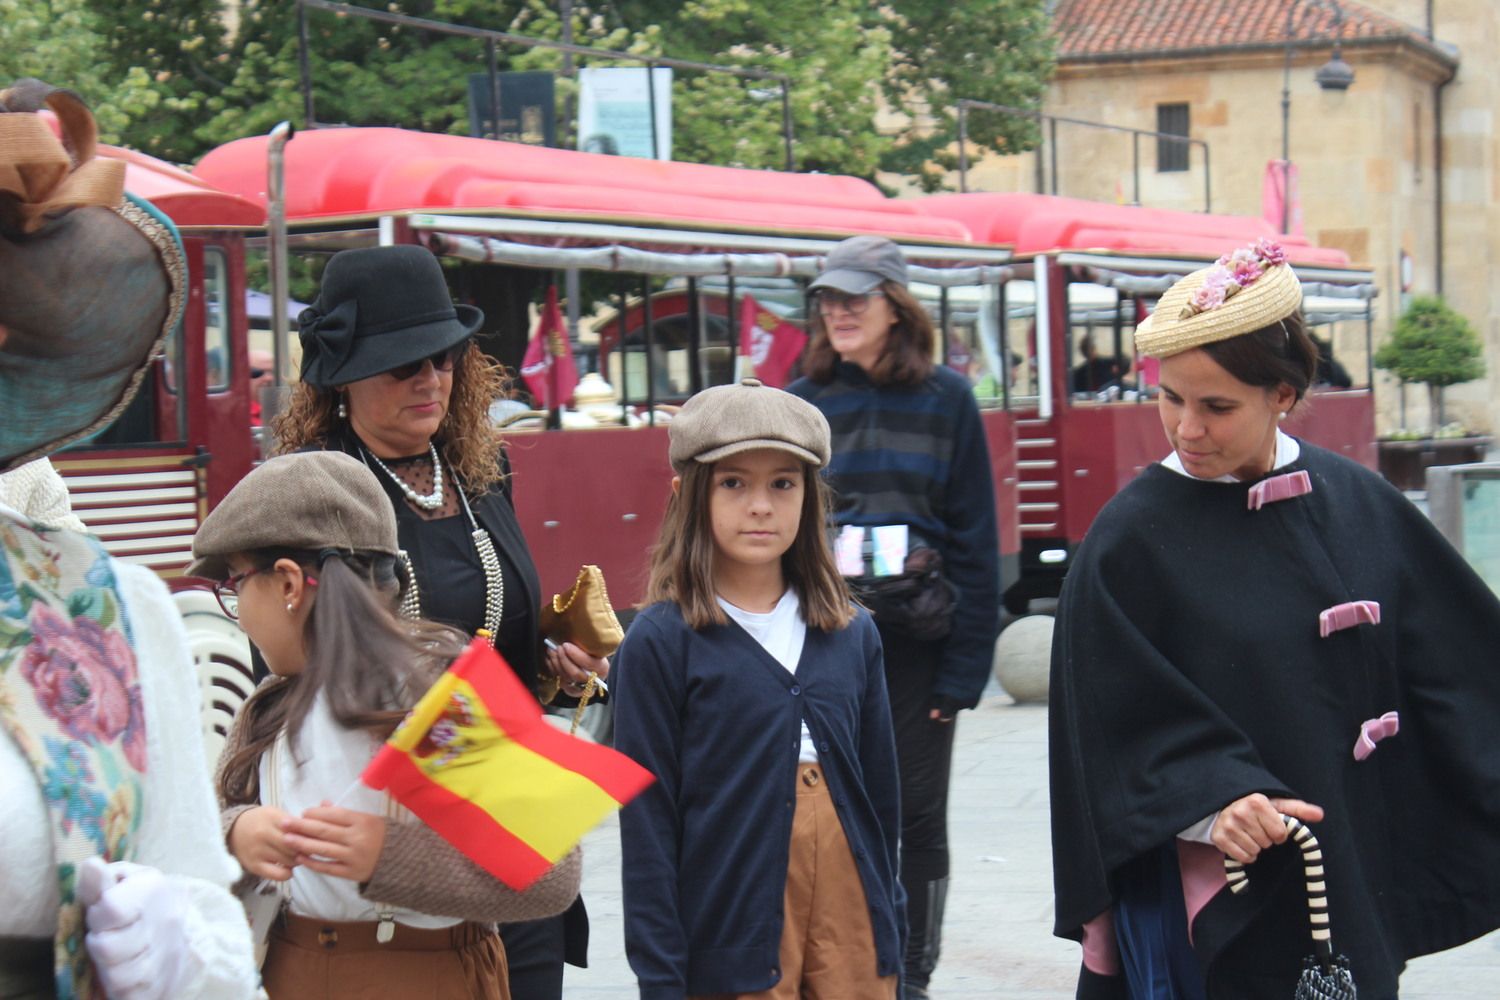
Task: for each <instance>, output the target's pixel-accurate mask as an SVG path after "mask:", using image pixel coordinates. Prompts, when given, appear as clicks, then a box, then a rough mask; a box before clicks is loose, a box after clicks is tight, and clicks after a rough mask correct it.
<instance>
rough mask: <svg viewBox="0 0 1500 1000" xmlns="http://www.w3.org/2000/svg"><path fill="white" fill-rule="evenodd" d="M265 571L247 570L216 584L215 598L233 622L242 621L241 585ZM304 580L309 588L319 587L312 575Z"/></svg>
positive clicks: (308, 574)
mask: <svg viewBox="0 0 1500 1000" xmlns="http://www.w3.org/2000/svg"><path fill="white" fill-rule="evenodd" d="M265 571H266V570H265V569H247V570H245V572H243V573H235V574H233V575H232V576H230V577H229V579H227V580H220V581H219V582H218V583H216V584H214V598H215V599H216V600H217V601H218V602H219V607H220V608H222V609H223V611H224V613H225V614H226V615H228V616H229V618H230V620H231V621H239V620H240V584H242V583H244V582H245V581H246V580H248V579H250V578H251V577H252V576H254V575H255V574H257V573H264V572H265ZM302 579H304V580H306V581H307V585H308V586H309V587H316V586H317V585H318V578H317V577H315V576H313V575H312V574H311V573H303V574H302Z"/></svg>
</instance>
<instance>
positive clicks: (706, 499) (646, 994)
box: [615, 379, 905, 1000]
mask: <svg viewBox="0 0 1500 1000" xmlns="http://www.w3.org/2000/svg"><path fill="white" fill-rule="evenodd" d="M669 433H670V436H671V458H672V465H673V467H674V468H675V469H676V470H677V473H678V477H677V478H675V479H673V481H672V498H671V500H670V501H669V502H668V506H667V513H666V518H665V520H664V521H663V523H662V532H661V540H660V542H659V543H658V544H657V547H656V550H655V553H654V555H653V557H652V563H651V578H650V582H649V584H648V586H647V600H648V601H650V602H653V603H651V605H650V606H649V607H647V608H646V609H645V610H644V611H642V612H641V613H640V615H639V616H638V617H637V618H636V619H635V621H634V622H633V623H632V624H631V627H630V631H629V633H628V634H627V635H626V636H625V642H624V644H623V645H622V646H621V647H620V651H619V656H618V662H617V666H616V671H617V677H618V679H619V680H618V683H617V685H616V688H615V745H616V746H617V747H618V748H619V749H620V750H622V751H624V752H625V753H627V754H629V755H630V756H632V757H634V758H635V759H636V760H637V761H639V762H640V763H642V764H643V765H645V766H646V767H647V768H649V769H650V770H651V772H652V773H653V774H655V775H656V777H657V783H656V784H654V785H652V786H651V787H650V788H649V789H647V790H646V791H645V792H644V793H643V794H642V795H641V796H640V798H638V799H636V800H635V801H634V802H632V803H631V804H630V805H628V806H626V807H625V809H624V811H623V812H622V813H621V815H620V841H621V846H622V858H623V862H624V863H623V865H622V868H623V870H624V879H625V950H626V954H627V955H628V957H629V959H630V964H631V967H632V968H633V969H634V970H635V974H636V977H637V979H638V980H639V983H640V995H641V997H642V1000H684V998H685V997H689V996H692V997H755V998H765V1000H773V998H774V1000H782V998H786V1000H791V998H796V997H802V996H823V997H860V998H861V1000H880V998H888V1000H894V997H895V995H896V984H897V975H898V972H899V970H900V967H901V943H902V937H903V935H904V931H905V912H904V909H905V907H904V900H903V898H902V895H901V888H900V884H899V883H898V882H897V881H896V838H897V835H898V828H899V811H898V795H897V791H896V752H895V743H894V739H893V737H892V735H891V720H890V708H889V706H888V704H887V702H886V693H885V674H884V671H883V669H882V667H881V654H880V640H879V637H878V636H877V635H876V633H875V627H874V626H873V625H872V624H871V622H870V616H869V615H868V614H867V613H866V612H865V611H864V610H863V609H861V608H856V607H854V606H853V605H852V604H851V602H850V600H849V595H848V591H847V589H846V588H845V585H844V582H843V579H842V578H841V577H840V576H839V573H838V569H837V567H836V566H835V564H834V560H833V556H832V553H831V551H830V547H829V543H828V538H827V534H826V533H825V531H824V524H825V522H826V519H827V512H828V501H827V493H826V489H827V488H826V487H825V486H824V485H823V481H822V479H821V477H820V476H819V473H818V470H819V469H820V468H821V467H822V466H823V465H825V464H826V463H827V461H828V423H827V421H826V420H824V419H823V416H822V414H820V413H819V412H818V411H817V409H816V408H814V407H813V406H811V405H810V404H808V403H805V402H803V401H802V400H800V399H797V398H796V397H795V396H792V395H790V394H789V393H785V392H782V391H781V390H779V389H772V388H769V387H767V386H764V385H761V384H760V383H759V382H758V381H757V380H755V379H746V380H745V381H744V382H743V383H742V384H740V385H726V386H718V387H715V388H713V389H708V390H706V391H704V392H701V393H699V394H698V395H696V396H694V397H693V398H692V399H690V400H688V402H687V404H686V405H685V406H684V407H683V408H682V412H681V413H679V414H678V415H677V417H676V418H675V419H673V421H672V423H671V425H670V427H669Z"/></svg>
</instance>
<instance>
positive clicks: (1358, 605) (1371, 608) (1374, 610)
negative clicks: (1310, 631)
mask: <svg viewBox="0 0 1500 1000" xmlns="http://www.w3.org/2000/svg"><path fill="white" fill-rule="evenodd" d="M1379 624H1380V602H1379V601H1350V602H1348V603H1347V604H1335V605H1334V606H1333V607H1331V608H1326V609H1324V610H1322V611H1319V612H1318V635H1319V636H1321V637H1322V638H1324V639H1326V638H1328V637H1329V636H1330V635H1333V633H1335V632H1339V631H1342V630H1343V629H1346V628H1353V627H1354V626H1356V625H1379Z"/></svg>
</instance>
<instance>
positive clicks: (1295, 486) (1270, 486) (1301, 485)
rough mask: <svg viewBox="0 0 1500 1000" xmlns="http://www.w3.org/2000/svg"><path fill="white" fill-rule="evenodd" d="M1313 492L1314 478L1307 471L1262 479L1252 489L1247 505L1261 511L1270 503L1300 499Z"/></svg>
mask: <svg viewBox="0 0 1500 1000" xmlns="http://www.w3.org/2000/svg"><path fill="white" fill-rule="evenodd" d="M1311 492H1312V477H1311V476H1309V475H1308V474H1307V471H1306V470H1302V471H1299V472H1288V473H1285V474H1283V475H1280V476H1272V477H1271V478H1270V479H1262V480H1261V481H1260V482H1258V483H1256V484H1255V485H1254V486H1252V487H1250V495H1249V496H1248V497H1246V499H1245V503H1246V506H1248V507H1249V508H1250V509H1251V510H1260V509H1261V507H1263V506H1264V505H1266V504H1268V503H1275V502H1276V501H1278V500H1290V499H1291V498H1292V497H1300V496H1302V495H1303V494H1304V493H1311Z"/></svg>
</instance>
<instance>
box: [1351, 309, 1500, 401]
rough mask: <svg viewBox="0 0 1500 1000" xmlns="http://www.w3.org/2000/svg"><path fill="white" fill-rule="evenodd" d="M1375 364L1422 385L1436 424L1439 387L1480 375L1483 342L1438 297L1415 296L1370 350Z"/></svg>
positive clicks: (1398, 376) (1405, 380) (1441, 397)
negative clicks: (1388, 333) (1388, 332)
mask: <svg viewBox="0 0 1500 1000" xmlns="http://www.w3.org/2000/svg"><path fill="white" fill-rule="evenodd" d="M1375 365H1376V367H1378V368H1383V369H1385V370H1387V371H1389V372H1390V373H1391V374H1393V375H1395V376H1396V377H1397V378H1399V379H1400V380H1401V381H1402V382H1420V383H1424V384H1426V386H1427V392H1428V400H1429V402H1430V404H1431V409H1430V411H1429V412H1431V413H1432V414H1434V424H1435V427H1434V429H1436V427H1441V426H1442V425H1443V424H1444V423H1446V422H1447V421H1446V420H1445V418H1444V413H1443V390H1444V389H1445V388H1447V387H1448V386H1450V385H1457V384H1459V383H1460V382H1469V381H1472V380H1473V379H1476V378H1479V377H1480V376H1482V375H1483V374H1484V345H1483V344H1482V343H1481V342H1480V340H1479V335H1478V334H1476V333H1475V332H1474V328H1473V327H1471V326H1470V325H1469V321H1468V320H1466V319H1464V318H1463V316H1461V315H1459V314H1458V313H1457V312H1455V311H1454V310H1453V309H1452V308H1451V307H1450V306H1449V305H1448V304H1447V303H1446V302H1444V301H1443V300H1442V299H1441V298H1439V297H1438V296H1435V295H1424V296H1418V297H1416V298H1414V299H1412V300H1411V305H1409V306H1408V307H1407V309H1406V311H1405V312H1404V313H1402V314H1401V318H1400V319H1399V320H1397V321H1396V329H1395V330H1394V332H1393V333H1392V334H1391V339H1390V340H1388V341H1386V343H1385V344H1383V345H1382V346H1381V348H1380V350H1378V351H1376V352H1375Z"/></svg>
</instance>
